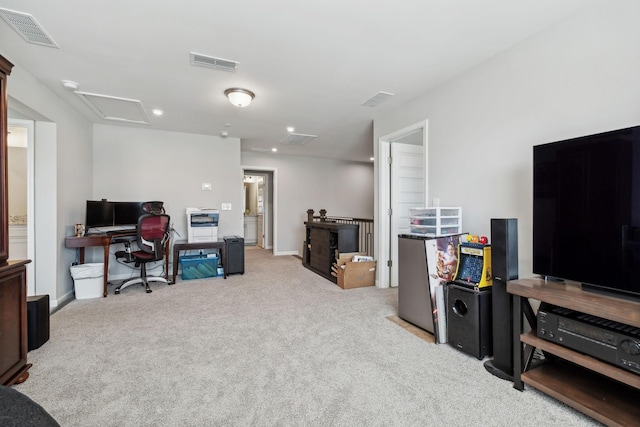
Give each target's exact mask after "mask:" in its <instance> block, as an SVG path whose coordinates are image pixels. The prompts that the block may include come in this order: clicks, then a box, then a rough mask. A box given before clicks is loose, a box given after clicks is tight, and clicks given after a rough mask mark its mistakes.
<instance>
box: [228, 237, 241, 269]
mask: <svg viewBox="0 0 640 427" xmlns="http://www.w3.org/2000/svg"><path fill="white" fill-rule="evenodd" d="M224 253H225V256H226V258H227V260H226V261H227V262H226V265H225V266H224V268H226V269H227V274H235V273H240V274H244V239H243V238H242V237H239V236H226V237H225V238H224Z"/></svg>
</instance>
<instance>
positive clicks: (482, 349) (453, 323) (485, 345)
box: [447, 284, 492, 359]
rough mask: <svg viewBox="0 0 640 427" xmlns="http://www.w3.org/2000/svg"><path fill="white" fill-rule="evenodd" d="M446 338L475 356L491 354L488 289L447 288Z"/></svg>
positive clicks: (461, 349) (451, 285) (489, 293)
mask: <svg viewBox="0 0 640 427" xmlns="http://www.w3.org/2000/svg"><path fill="white" fill-rule="evenodd" d="M447 331H448V342H449V344H451V345H452V346H454V347H455V348H457V349H458V350H460V351H463V352H464V353H467V354H469V355H471V356H475V357H476V358H478V359H482V358H483V357H485V356H488V355H490V354H491V351H492V343H491V290H490V289H489V290H483V291H474V290H473V289H470V288H466V287H463V286H459V285H453V284H450V285H449V286H448V288H447Z"/></svg>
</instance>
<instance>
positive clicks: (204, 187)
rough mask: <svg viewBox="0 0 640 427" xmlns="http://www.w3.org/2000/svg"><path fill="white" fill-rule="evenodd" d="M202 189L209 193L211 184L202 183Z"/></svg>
mask: <svg viewBox="0 0 640 427" xmlns="http://www.w3.org/2000/svg"><path fill="white" fill-rule="evenodd" d="M202 189H203V190H207V191H211V183H210V182H203V183H202Z"/></svg>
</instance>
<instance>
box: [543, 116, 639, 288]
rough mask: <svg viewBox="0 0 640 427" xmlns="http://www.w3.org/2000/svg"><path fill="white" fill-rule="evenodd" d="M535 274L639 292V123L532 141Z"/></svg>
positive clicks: (588, 284) (585, 284)
mask: <svg viewBox="0 0 640 427" xmlns="http://www.w3.org/2000/svg"><path fill="white" fill-rule="evenodd" d="M533 272H534V273H535V274H539V275H541V276H547V277H550V278H555V279H563V280H570V281H576V282H581V283H582V284H583V286H584V288H585V289H592V290H604V291H613V292H616V293H618V294H620V295H626V296H628V297H633V298H640V126H636V127H632V128H626V129H620V130H615V131H610V132H604V133H599V134H596V135H589V136H583V137H579V138H573V139H569V140H565V141H558V142H553V143H548V144H543V145H537V146H534V147H533Z"/></svg>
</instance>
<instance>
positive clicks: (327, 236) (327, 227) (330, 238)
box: [302, 221, 359, 283]
mask: <svg viewBox="0 0 640 427" xmlns="http://www.w3.org/2000/svg"><path fill="white" fill-rule="evenodd" d="M304 224H305V226H306V233H305V235H306V239H305V246H304V252H303V254H302V265H303V266H305V267H306V268H308V269H309V270H312V271H314V272H316V273H318V274H319V275H321V276H322V277H325V278H327V279H328V280H331V281H332V282H333V283H337V281H338V278H337V277H335V276H333V275H332V274H331V266H332V264H333V263H335V262H336V254H335V252H336V251H338V252H343V253H348V252H358V232H359V226H358V224H342V223H337V222H330V221H308V222H305V223H304Z"/></svg>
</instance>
